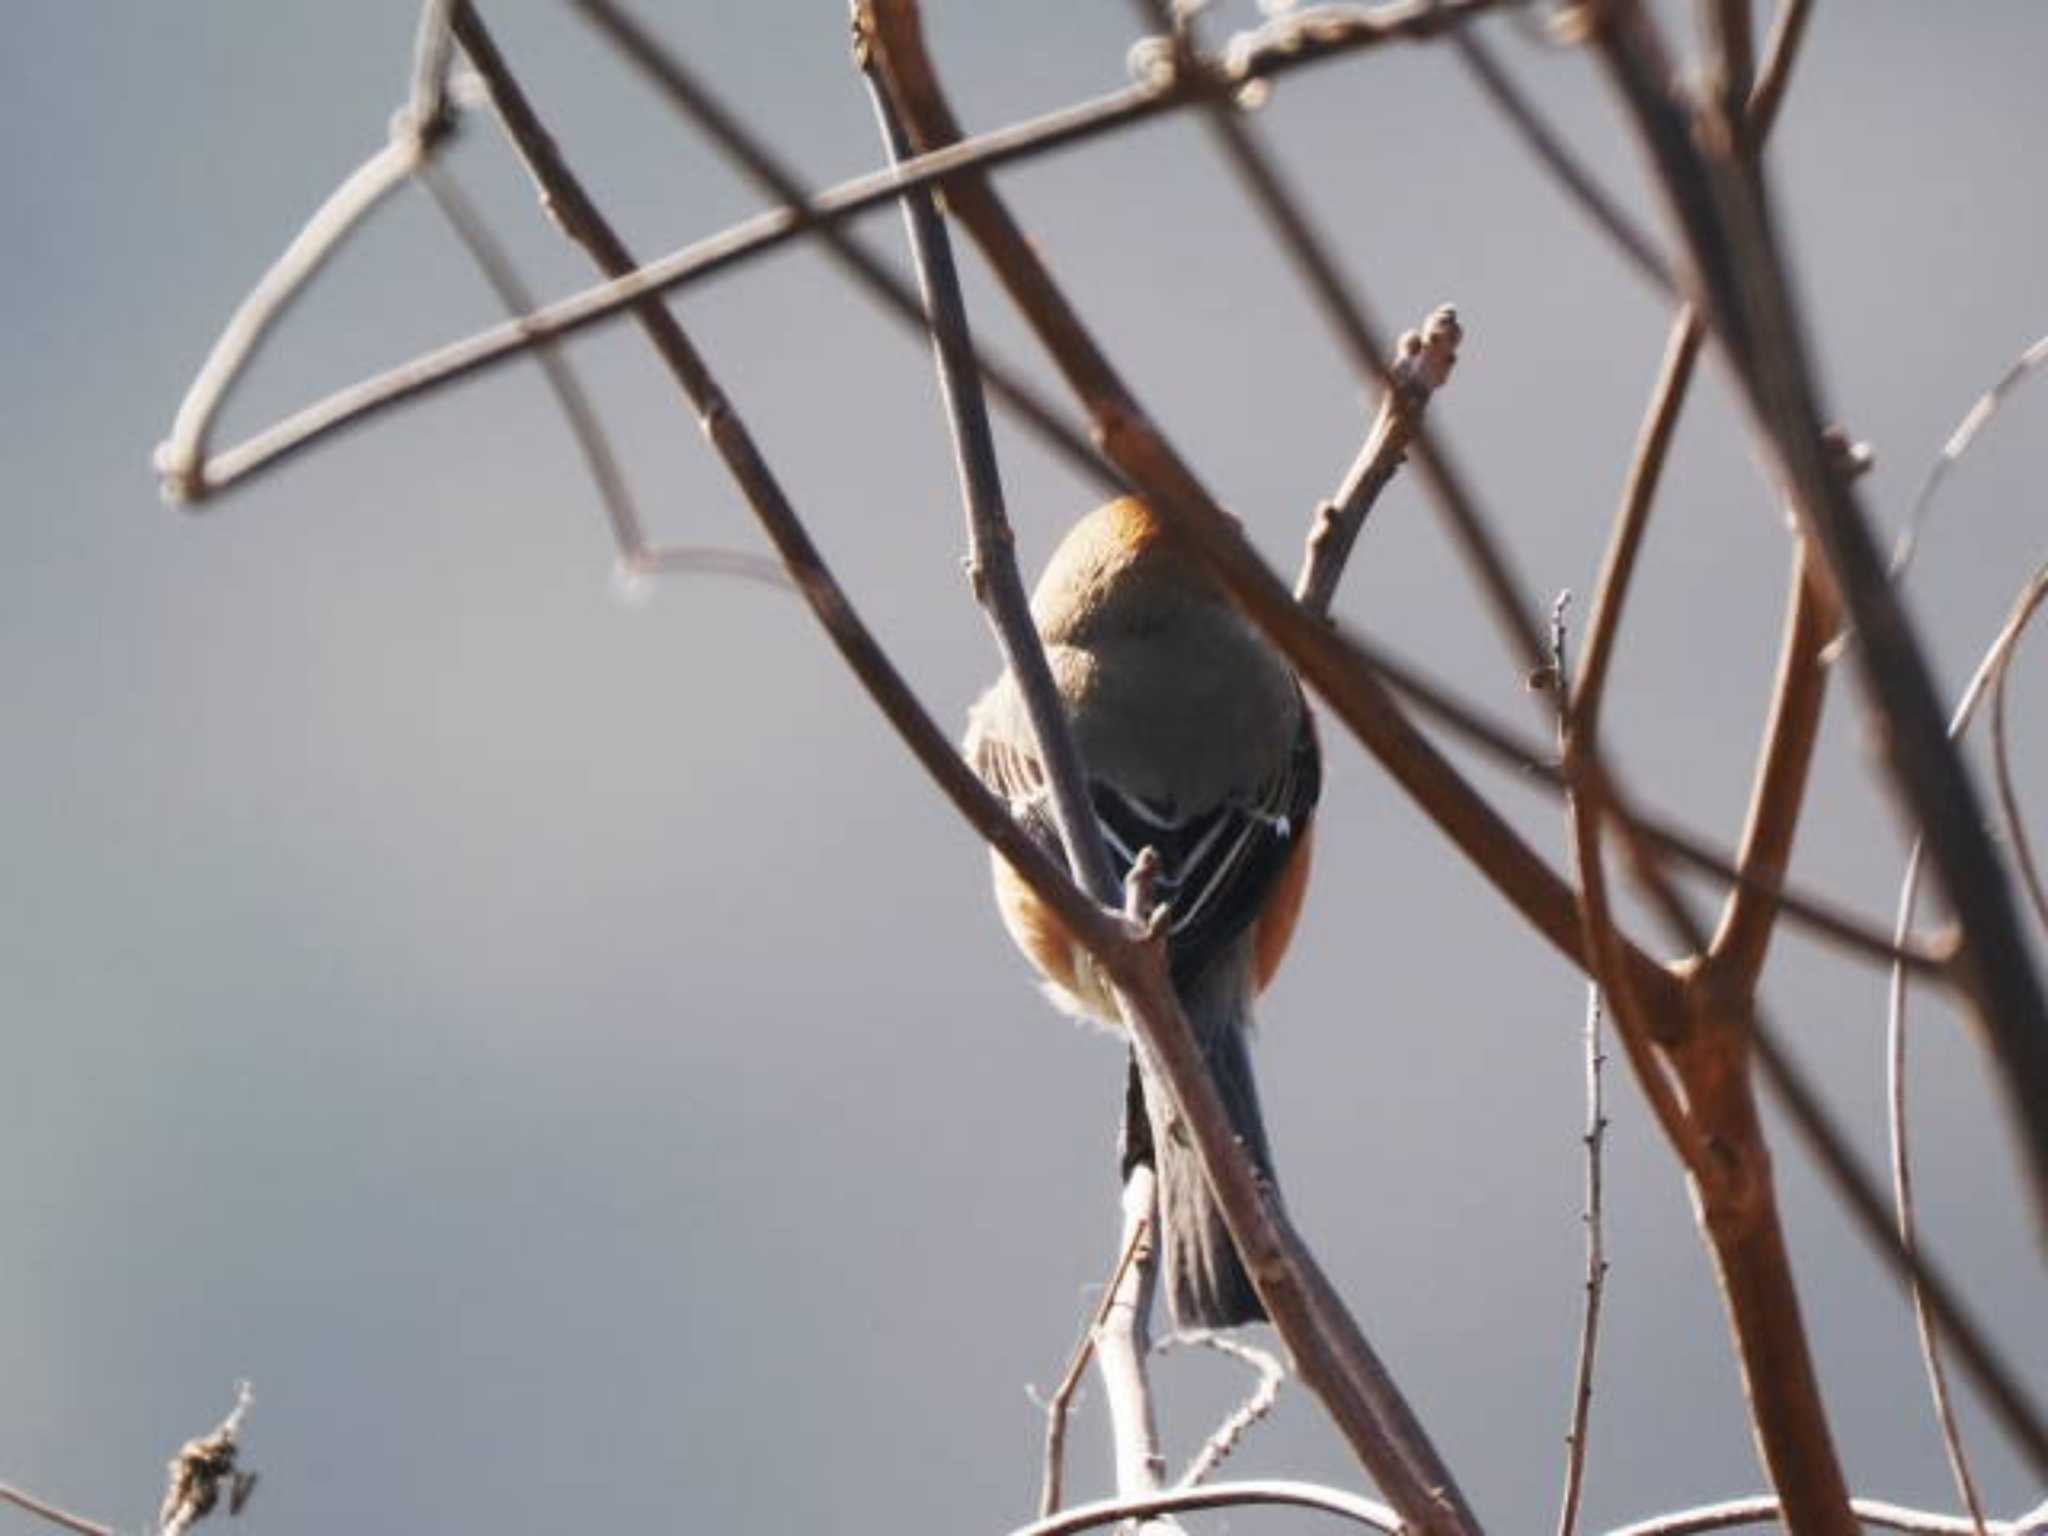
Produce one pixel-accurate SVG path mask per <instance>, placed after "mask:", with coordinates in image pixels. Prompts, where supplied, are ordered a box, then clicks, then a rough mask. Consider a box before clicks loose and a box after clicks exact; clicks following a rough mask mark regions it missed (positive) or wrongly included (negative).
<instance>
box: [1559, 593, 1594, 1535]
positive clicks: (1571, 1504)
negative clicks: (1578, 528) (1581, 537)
mask: <svg viewBox="0 0 2048 1536" xmlns="http://www.w3.org/2000/svg"><path fill="white" fill-rule="evenodd" d="M1571 599H1572V595H1571V593H1570V592H1569V591H1565V592H1560V593H1559V594H1558V596H1557V601H1556V602H1555V603H1553V604H1552V605H1551V609H1550V686H1551V687H1552V688H1553V689H1554V690H1556V692H1557V693H1558V695H1559V704H1558V711H1557V718H1558V734H1559V738H1560V743H1561V745H1562V746H1563V747H1564V749H1565V750H1566V752H1567V753H1569V751H1570V747H1571V732H1572V718H1573V706H1572V700H1571V697H1570V694H1569V689H1570V687H1571V675H1572V672H1571V658H1570V655H1569V648H1568V639H1569V635H1570V631H1569V629H1568V628H1567V626H1566V622H1565V614H1566V610H1567V609H1568V608H1569V606H1570V604H1571ZM1585 1035H1586V1129H1585V1132H1584V1135H1583V1136H1582V1138H1581V1140H1582V1141H1583V1142H1584V1144H1585V1149H1586V1209H1585V1215H1584V1217H1583V1218H1582V1219H1583V1220H1584V1222H1585V1226H1586V1284H1585V1310H1584V1312H1583V1314H1582V1316H1581V1317H1580V1320H1579V1353H1578V1363H1577V1365H1576V1366H1575V1367H1574V1368H1573V1372H1572V1407H1571V1416H1570V1418H1569V1420H1568V1421H1567V1427H1566V1429H1565V1434H1564V1444H1565V1461H1564V1492H1563V1494H1562V1495H1561V1497H1560V1500H1559V1505H1558V1516H1557V1536H1572V1532H1573V1529H1574V1527H1576V1526H1577V1524H1578V1519H1579V1495H1580V1492H1581V1491H1582V1489H1583V1488H1584V1486H1585V1479H1586V1428H1587V1425H1588V1423H1589V1422H1590V1421H1591V1418H1592V1410H1593V1362H1594V1359H1595V1357H1596V1356H1597V1354H1598V1351H1599V1345H1600V1301H1601V1298H1602V1297H1603V1296H1604V1295H1605V1294H1606V1289H1607V1244H1606V1235H1605V1229H1604V1225H1603V1218H1604V1215H1605V1210H1604V1206H1603V1202H1602V1198H1601V1197H1602V1194H1603V1192H1604V1191H1603V1188H1602V1165H1601V1152H1602V1150H1603V1149H1604V1147H1605V1146H1606V1142H1607V1108H1606V1101H1605V1099H1604V1098H1603V1096H1602V1092H1601V1074H1600V1068H1601V1066H1602V1064H1603V1063H1604V1062H1605V1061H1606V1059H1607V1058H1606V1057H1604V1056H1603V1055H1601V1054H1600V984H1599V983H1598V982H1597V981H1595V982H1588V983H1587V985H1586V1031H1585Z"/></svg>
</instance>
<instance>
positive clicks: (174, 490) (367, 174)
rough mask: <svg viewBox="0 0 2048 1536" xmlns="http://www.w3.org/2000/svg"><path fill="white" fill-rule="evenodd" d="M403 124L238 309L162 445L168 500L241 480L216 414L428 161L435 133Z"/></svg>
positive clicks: (160, 469) (159, 455)
mask: <svg viewBox="0 0 2048 1536" xmlns="http://www.w3.org/2000/svg"><path fill="white" fill-rule="evenodd" d="M396 126H397V127H398V128H399V131H397V132H396V133H395V134H394V136H393V137H392V138H391V139H390V140H389V141H388V142H387V143H386V144H385V145H384V147H383V148H382V149H380V150H378V151H377V152H376V153H375V154H374V155H372V156H370V158H369V159H367V160H365V161H364V162H363V163H362V164H361V165H360V166H358V167H357V168H356V169H355V171H354V172H353V173H352V174H351V175H350V176H349V177H348V178H347V179H346V180H344V181H343V182H342V184H341V185H340V186H338V187H336V188H335V189H334V190H333V191H332V192H331V193H329V194H328V196H327V200H326V201H325V202H323V203H322V204H321V205H320V206H319V208H318V209H316V210H315V211H314V214H313V217H312V218H310V219H308V220H307V221H306V223H305V226H304V227H303V228H302V229H300V231H299V232H298V234H297V235H295V236H294V237H293V238H292V242H291V244H289V245H287V246H286V247H285V248H284V254H282V255H281V256H279V257H278V258H277V260H276V261H275V262H273V263H271V266H270V270H269V271H267V272H265V273H264V274H263V276H262V277H261V278H259V279H258V280H257V282H256V286H255V287H254V288H251V289H250V290H249V292H248V295H247V296H246V297H245V298H244V299H243V300H242V302H241V303H240V304H239V305H237V306H236V307H235V312H234V314H233V315H232V316H230V317H229V319H228V323H227V327H226V328H225V329H224V330H223V331H222V332H221V333H220V338H219V340H217V341H215V342H214V344H213V350H212V351H211V352H209V353H207V355H206V361H205V362H204V363H203V364H201V365H200V369H199V372H198V374H197V375H196V376H195V377H194V378H193V380H192V386H191V388H190V389H188V390H187V391H186V392H185V398H184V400H183V401H182V402H181V403H180V404H179V406H178V414H177V416H176V418H175V419H174V420H173V421H172V423H171V435H170V437H169V438H168V439H166V440H165V441H164V442H163V443H162V444H160V445H159V446H158V448H157V450H156V471H157V474H158V475H159V476H161V477H162V480H163V491H164V495H165V496H166V497H167V498H168V499H170V500H172V501H179V502H194V501H198V500H200V499H201V498H202V497H205V496H207V495H209V494H211V493H212V492H213V491H214V490H216V489H218V488H219V487H220V486H221V485H223V484H226V483H227V482H228V481H229V480H233V479H235V478H238V477H239V474H240V473H241V472H240V471H231V472H228V473H226V474H223V473H222V472H221V471H220V470H219V469H217V468H216V467H215V466H214V465H213V464H211V463H209V462H208V461H207V456H206V439H207V435H208V433H209V432H211V430H212V428H213V422H214V418H215V417H216V416H218V415H219V414H220V408H221V406H222V405H224V404H225V403H226V401H227V397H228V392H229V391H230V390H231V389H233V388H234V385H235V381H236V380H238V379H239V378H240V377H241V376H242V372H243V370H244V369H245V368H247V367H248V365H249V361H250V359H252V358H253V357H254V356H255V355H256V351H257V348H258V347H260V346H261V345H262V343H263V339H264V337H265V336H267V335H269V334H270V331H271V329H272V327H274V326H275V325H276V324H277V322H278V321H279V320H280V319H282V318H283V317H284V312H285V311H286V310H287V309H289V308H290V307H291V303H292V301H293V300H294V299H296V298H297V297H298V296H299V293H300V291H301V290H302V289H303V288H304V287H305V286H306V283H307V281H308V280H309V279H310V278H311V277H312V276H313V274H314V273H316V272H318V271H319V270H320V268H321V267H322V266H324V265H326V263H327V259H328V258H329V257H330V256H332V255H333V254H334V253H335V251H336V250H338V249H339V248H340V246H341V243H342V241H344V240H345V239H347V238H348V236H349V235H350V234H352V233H353V232H354V231H355V229H356V226H357V225H359V224H360V223H361V222H362V220H363V216H364V215H365V214H367V213H368V212H369V211H370V210H371V209H372V208H375V207H376V206H377V204H379V203H380V202H382V201H383V200H384V198H385V197H386V196H387V195H388V194H389V193H391V192H392V191H394V190H395V189H396V188H398V187H399V186H400V185H402V184H403V183H404V182H405V181H406V179H407V178H408V177H410V176H411V175H412V173H413V171H414V170H415V169H416V168H417V167H418V166H419V164H420V163H421V161H422V160H423V159H424V158H425V156H426V154H427V152H428V149H429V146H430V144H431V142H432V139H433V133H432V131H413V130H412V129H411V126H410V120H409V119H403V118H402V119H401V122H400V124H399V125H396ZM330 398H331V397H330Z"/></svg>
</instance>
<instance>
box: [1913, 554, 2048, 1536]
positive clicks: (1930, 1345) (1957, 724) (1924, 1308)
mask: <svg viewBox="0 0 2048 1536" xmlns="http://www.w3.org/2000/svg"><path fill="white" fill-rule="evenodd" d="M2044 596H2048V566H2043V567H2042V568H2041V569H2040V570H2038V571H2036V572H2035V573H2034V577H2033V579H2032V580H2031V581H2030V582H2028V584H2027V585H2026V587H2024V588H2023V589H2022V590H2021V592H2020V595H2019V598H2018V600H2017V601H2016V602H2015V603H2014V605H2013V610H2012V613H2011V614H2010V615H2009V616H2008V617H2007V619H2006V622H2005V624H2004V625H2003V626H2002V627H2001V628H2000V630H1999V632H1998V634H1997V636H1996V637H1995V638H1994V639H1993V640H1992V642H1991V646H1990V648H1989V649H1988V650H1987V651H1986V652H1985V653H1984V657H1983V659H1982V660H1981V661H1980V662H1979V663H1978V664H1977V669H1976V671H1975V672H1974V673H1973V674H1972V675H1971V678H1970V681H1969V683H1968V685H1967V686H1966V687H1965V688H1964V689H1963V694H1962V697H1961V699H1960V700H1958V701H1957V704H1956V707H1955V712H1954V713H1953V714H1952V715H1951V716H1950V718H1949V727H1948V729H1949V735H1950V737H1951V738H1953V739H1955V740H1958V741H1960V740H1961V739H1962V736H1963V734H1964V733H1965V732H1966V731H1967V730H1968V729H1969V726H1970V719H1971V716H1972V715H1974V714H1975V713H1976V710H1977V706H1978V704H1979V702H1980V701H1981V700H1982V699H1983V697H1984V693H1985V690H1986V689H1987V688H1988V687H1989V686H1990V684H1991V680H1992V678H1993V677H1994V676H1997V675H2002V673H2003V670H2004V666H2005V661H2006V658H2007V657H2009V656H2010V655H2011V653H2012V650H2013V647H2014V646H2015V645H2017V644H2018V642H2019V637H2020V633H2021V631H2022V630H2024V629H2025V627H2026V625H2027V622H2028V620H2029V619H2030V618H2031V617H2032V615H2033V613H2034V611H2035V609H2036V607H2037V606H2038V605H2039V604H2040V602H2041V599H2042V598H2043V597H2044ZM1921 853H1922V845H1921V844H1920V842H1919V841H1918V840H1915V842H1914V844H1913V847H1912V851H1911V852H1910V853H1908V854H1907V856H1906V874H1905V878H1904V880H1903V881H1902V882H1901V884H1900V888H1899V915H1898V925H1897V930H1896V931H1897V932H1899V933H1902V934H1903V933H1906V932H1908V931H1910V929H1911V928H1912V925H1913V912H1914V908H1915V906H1916V905H1917V904H1918V901H1919V894H1920V865H1921ZM1907 990H1908V978H1907V976H1906V974H1905V971H1904V970H1903V969H1902V968H1899V967H1894V969H1893V971H1892V978H1891V989H1890V1003H1889V1008H1888V1010H1887V1012H1888V1017H1887V1021H1886V1049H1885V1065H1886V1087H1887V1093H1886V1109H1887V1120H1888V1122H1889V1128H1890V1135H1891V1171H1892V1205H1893V1211H1894V1217H1895V1220H1896V1221H1897V1223H1898V1236H1899V1244H1900V1246H1901V1247H1902V1248H1903V1249H1905V1251H1906V1252H1908V1253H1912V1254H1917V1253H1918V1252H1919V1244H1920V1239H1919V1231H1918V1227H1919V1220H1918V1213H1917V1208H1916V1207H1915V1204H1914V1200H1913V1167H1912V1157H1911V1148H1910V1144H1909V1142H1908V1139H1907V1134H1906V1126H1907V1120H1906V998H1907ZM1910 1290H1911V1294H1912V1300H1913V1322H1914V1327H1915V1329H1916V1330H1917V1332H1918V1333H1919V1337H1920V1359H1921V1363H1922V1365H1923V1366H1924V1367H1925V1369H1926V1372H1927V1385H1928V1391H1929V1393H1930V1395H1931V1396H1932V1398H1933V1402H1934V1417H1935V1422H1936V1424H1937V1425H1938V1426H1939V1427H1940V1430H1941V1442H1942V1448H1943V1450H1944V1452H1945V1453H1946V1455H1947V1457H1948V1464H1949V1471H1950V1473H1951V1474H1952V1475H1953V1476H1954V1478H1955V1482H1956V1491H1957V1493H1958V1494H1959V1495H1960V1497H1961V1498H1962V1501H1963V1506H1964V1507H1965V1508H1966V1509H1968V1510H1969V1512H1970V1518H1971V1519H1972V1520H1973V1521H1975V1522H1976V1523H1977V1525H1978V1526H1979V1528H1980V1536H1981V1528H1982V1526H1983V1525H1984V1519H1985V1516H1984V1501H1983V1498H1982V1496H1981V1495H1980V1494H1979V1493H1978V1490H1977V1479H1976V1477H1975V1475H1974V1474H1973V1473H1972V1471H1971V1469H1970V1458H1969V1454H1968V1452H1967V1451H1965V1449H1964V1447H1963V1438H1962V1430H1961V1428H1960V1426H1959V1425H1958V1423H1957V1421H1956V1416H1955V1408H1954V1404H1953V1401H1952V1399H1951V1396H1950V1393H1949V1384H1948V1369H1947V1367H1946V1366H1945V1365H1944V1364H1943V1363H1942V1358H1941V1346H1940V1341H1939V1340H1938V1339H1937V1337H1936V1335H1935V1331H1934V1320H1933V1318H1932V1317H1931V1316H1930V1314H1929V1308H1928V1303H1927V1296H1926V1291H1925V1288H1924V1287H1923V1286H1922V1285H1921V1283H1920V1281H1919V1278H1918V1277H1917V1276H1916V1277H1914V1279H1913V1280H1912V1282H1911V1285H1910Z"/></svg>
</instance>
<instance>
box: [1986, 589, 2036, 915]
mask: <svg viewBox="0 0 2048 1536" xmlns="http://www.w3.org/2000/svg"><path fill="white" fill-rule="evenodd" d="M2034 601H2035V602H2037V603H2038V602H2039V601H2040V598H2039V596H2038V590H2037V595H2036V596H2035V598H2034ZM2032 616H2033V609H2032V608H2031V607H2029V609H2028V610H2027V615H2026V617H2025V618H2022V619H2021V620H2020V623H2019V627H2020V629H2025V628H2026V626H2027V620H2028V619H2030V618H2032ZM2018 645H2019V635H2018V633H2017V632H2015V634H2014V635H2013V643H2012V644H2011V645H2008V646H2007V647H2006V648H2005V649H2004V651H2002V652H2001V653H2000V655H1999V658H1998V664H1997V665H1996V666H1995V667H1994V668H1993V669H1992V673H1991V768H1992V782H1993V783H1994V784H1995V785H1997V787H1998V805H1999V810H2000V812H2001V813H2002V814H2003V815H2004V817H2005V828H2006V838H2007V840H2008V841H2009V842H2010V843H2011V844H2012V853H2013V861H2014V862H2015V863H2016V864H2018V866H2019V871H2020V883H2021V886H2022V888H2023V889H2025V891H2026V893H2027V896H2028V898H2029V899H2030V900H2031V901H2032V902H2033V904H2034V915H2035V916H2036V917H2037V918H2039V919H2040V920H2041V926H2042V927H2043V929H2048V890H2044V889H2043V888H2042V885H2041V866H2040V865H2039V864H2038V863H2037V862H2036V861H2035V859H2034V840H2033V838H2032V837H2030V836H2029V835H2028V833H2027V819H2026V816H2025V814H2024V813H2023V812H2022V811H2021V809H2020V797H2019V794H2018V793H2017V792H2016V791H2015V790H2014V789H2013V784H2012V753H2011V750H2010V748H2009V747H2008V745H2007V742H2006V734H2005V680H2006V678H2007V677H2009V676H2010V675H2011V673H2012V657H2013V652H2014V650H2015V649H2017V647H2018Z"/></svg>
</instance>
